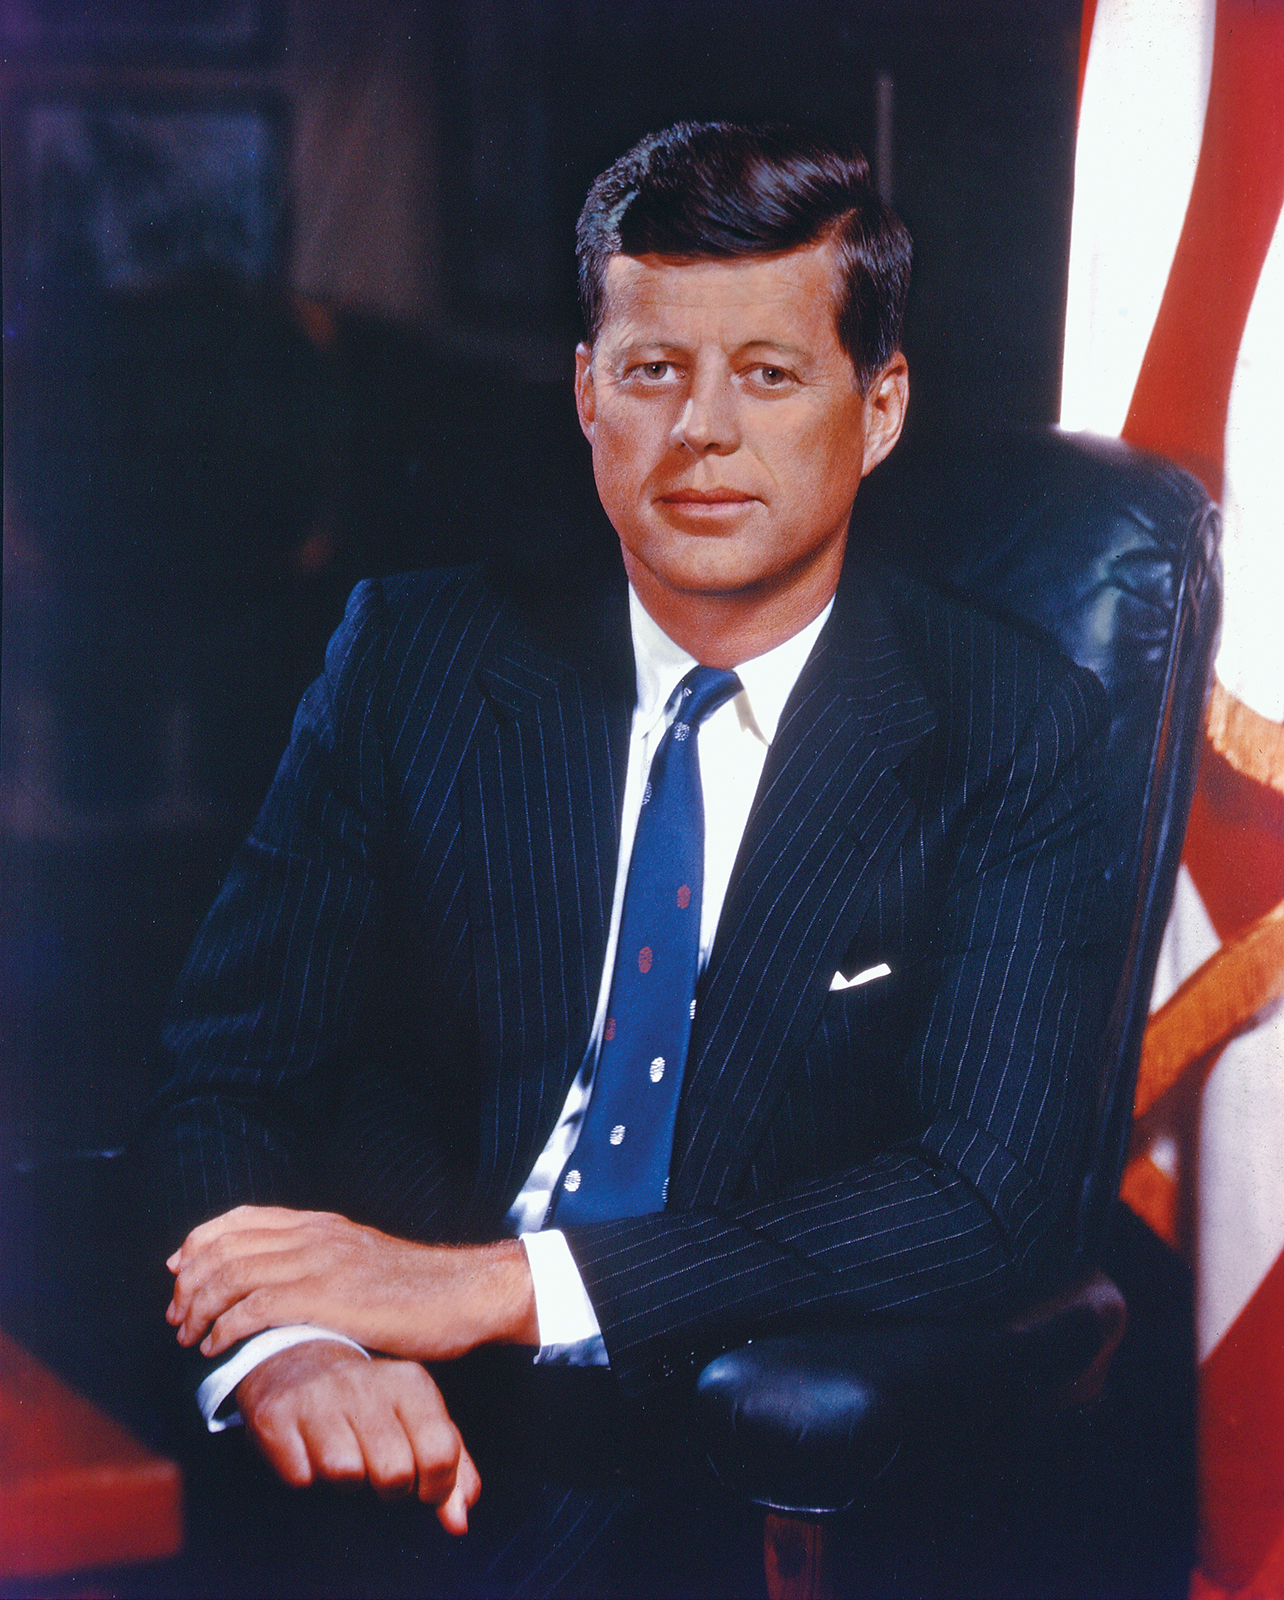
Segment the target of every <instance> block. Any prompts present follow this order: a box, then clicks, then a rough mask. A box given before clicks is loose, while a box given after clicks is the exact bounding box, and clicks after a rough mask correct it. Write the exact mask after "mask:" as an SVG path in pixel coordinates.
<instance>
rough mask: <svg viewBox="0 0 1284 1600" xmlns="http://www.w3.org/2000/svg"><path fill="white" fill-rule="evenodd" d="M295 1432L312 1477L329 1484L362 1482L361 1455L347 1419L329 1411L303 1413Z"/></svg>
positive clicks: (306, 1410)
mask: <svg viewBox="0 0 1284 1600" xmlns="http://www.w3.org/2000/svg"><path fill="white" fill-rule="evenodd" d="M299 1432H300V1433H301V1434H302V1436H303V1442H304V1444H305V1445H306V1446H307V1451H308V1459H309V1461H310V1462H311V1465H312V1469H313V1472H314V1473H315V1474H316V1476H318V1477H321V1478H325V1479H326V1480H327V1481H328V1482H330V1483H362V1482H363V1481H364V1480H365V1476H366V1456H365V1451H364V1449H363V1448H362V1442H361V1440H360V1439H359V1438H358V1437H357V1434H356V1431H355V1429H354V1428H353V1426H352V1422H351V1420H350V1419H349V1418H348V1417H345V1416H343V1415H342V1414H336V1413H335V1412H333V1411H329V1410H327V1411H325V1412H317V1411H314V1410H312V1409H304V1410H303V1411H302V1413H301V1415H300V1417H299Z"/></svg>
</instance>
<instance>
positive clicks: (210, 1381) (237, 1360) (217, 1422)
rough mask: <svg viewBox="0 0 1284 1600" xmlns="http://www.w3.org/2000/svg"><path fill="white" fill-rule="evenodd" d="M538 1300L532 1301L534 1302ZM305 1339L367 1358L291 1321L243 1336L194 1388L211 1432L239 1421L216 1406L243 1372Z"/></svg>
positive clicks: (344, 1339) (338, 1336)
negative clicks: (232, 1351)
mask: <svg viewBox="0 0 1284 1600" xmlns="http://www.w3.org/2000/svg"><path fill="white" fill-rule="evenodd" d="M538 1303H539V1302H538V1300H537V1301H536V1304H537V1305H538ZM309 1339H330V1340H332V1341H334V1342H335V1343H336V1344H350V1345H351V1346H352V1348H353V1349H354V1350H360V1351H361V1354H362V1355H363V1356H365V1358H366V1360H367V1361H369V1359H370V1352H369V1351H368V1350H365V1349H363V1348H362V1346H361V1345H359V1344H358V1343H357V1342H356V1340H355V1339H349V1338H348V1336H347V1334H346V1333H334V1332H332V1331H331V1330H330V1329H329V1328H314V1327H312V1326H311V1325H310V1324H309V1323H304V1322H296V1323H291V1324H290V1326H289V1327H285V1328H268V1329H266V1330H265V1331H264V1332H263V1333H256V1334H255V1335H254V1337H253V1338H252V1339H247V1340H246V1341H245V1343H244V1344H243V1345H242V1346H241V1348H240V1349H239V1350H238V1351H237V1352H236V1354H235V1355H234V1356H233V1357H232V1358H231V1359H230V1360H228V1361H225V1362H224V1363H223V1365H222V1366H221V1367H216V1368H215V1369H214V1371H213V1372H211V1373H210V1375H209V1377H208V1378H206V1379H205V1381H204V1382H203V1383H202V1384H201V1386H200V1388H199V1389H198V1390H197V1391H196V1404H197V1405H198V1406H199V1407H200V1408H201V1415H202V1416H203V1417H204V1418H205V1426H206V1427H207V1428H208V1429H209V1430H210V1432H211V1433H222V1431H223V1429H224V1428H231V1427H234V1426H235V1425H236V1424H237V1423H239V1422H240V1420H241V1413H240V1412H239V1411H233V1412H231V1413H230V1415H228V1416H225V1417H220V1416H219V1415H218V1409H219V1407H220V1406H221V1405H222V1404H223V1402H224V1401H225V1400H226V1399H227V1397H228V1395H230V1394H231V1392H232V1390H233V1389H235V1388H236V1386H237V1384H238V1383H240V1381H241V1379H242V1378H243V1377H244V1376H245V1375H246V1373H247V1372H253V1371H254V1369H255V1367H257V1366H258V1365H259V1364H260V1363H261V1362H264V1361H266V1360H267V1358H268V1357H269V1356H274V1355H276V1354H277V1352H278V1351H280V1350H289V1349H290V1348H291V1347H292V1346H294V1345H296V1344H306V1343H307V1342H308V1340H309Z"/></svg>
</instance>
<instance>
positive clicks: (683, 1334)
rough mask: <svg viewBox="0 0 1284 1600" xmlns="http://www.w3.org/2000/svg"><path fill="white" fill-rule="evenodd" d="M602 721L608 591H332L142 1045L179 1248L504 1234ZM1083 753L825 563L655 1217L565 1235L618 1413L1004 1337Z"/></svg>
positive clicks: (1094, 897) (604, 839)
mask: <svg viewBox="0 0 1284 1600" xmlns="http://www.w3.org/2000/svg"><path fill="white" fill-rule="evenodd" d="M633 693H634V690H633V668H632V660H631V654H630V648H629V628H628V620H627V607H626V602H625V591H624V585H623V581H622V576H620V577H617V578H616V579H614V580H613V581H610V582H605V583H603V584H601V585H598V584H596V583H595V582H591V581H589V580H587V579H586V580H584V582H583V583H582V584H580V585H579V586H578V587H576V586H574V585H572V584H570V583H569V582H568V583H567V584H566V585H564V586H561V587H556V586H555V587H553V588H551V589H546V588H542V587H541V586H540V585H538V584H534V585H525V586H524V585H523V584H521V583H518V582H516V581H510V582H506V583H500V582H497V581H496V580H494V579H493V578H490V577H487V576H486V575H484V574H483V573H482V572H481V571H479V570H474V569H465V570H455V571H448V572H440V573H424V574H416V575H411V576H405V577H400V578H394V579H389V580H386V581H382V582H371V583H366V584H363V585H361V586H360V587H359V588H358V589H357V590H356V591H355V593H354V595H353V597H352V599H351V602H350V604H349V607H348V611H347V615H346V617H345V620H344V622H343V624H342V626H341V627H340V629H339V631H338V632H337V633H336V635H335V638H334V640H333V641H332V643H331V647H330V650H329V652H328V656H327V665H326V669H325V672H324V674H323V675H322V677H321V678H319V679H318V680H317V682H316V683H315V684H314V685H313V686H312V688H311V689H310V690H309V691H308V693H307V695H306V696H305V698H304V701H303V703H302V706H301V707H300V710H299V713H298V716H297V719H296V722H295V727H294V733H293V737H292V740H291V743H290V746H289V749H288V751H287V753H286V755H285V758H284V760H283V762H282V765H281V768H280V771H279V772H278V774H277V777H276V780H275V782H274V784H273V786H272V789H271V792H270V794H269V796H268V799H267V801H266V803H265V805H264V807H263V810H262V812H261V814H260V816H259V818H258V821H257V823H256V825H255V827H254V830H253V832H252V834H251V836H250V838H249V839H248V841H247V842H246V844H245V845H244V847H243V848H242V850H241V852H240V854H239V855H238V857H237V858H236V861H235V863H234V865H233V867H232V870H231V873H230V876H229V878H228V880H227V882H226V884H225V886H224V888H223V890H222V892H221V894H220V896H219V898H218V900H217V902H216V904H215V906H214V908H213V910H212V912H211V913H210V916H209V918H208V920H207V922H206V924H205V926H204V928H203V929H202V931H201V933H200V935H199V937H198V940H197V942H196V945H195V947H194V948H193V951H192V953H191V955H190V957H189V959H188V962H187V965H186V967H185V969H184V972H183V975H182V978H181V979H180V983H179V988H178V992H177V995H176V998H175V1001H174V1005H173V1008H172V1011H171V1015H170V1018H169V1020H168V1023H167V1026H166V1030H165V1034H166V1040H167V1043H168V1046H169V1048H170V1050H171V1051H172V1052H173V1054H174V1058H175V1063H176V1065H175V1070H174V1073H173V1076H172V1078H171V1080H170V1082H169V1084H168V1086H167V1088H166V1089H165V1090H164V1092H163V1094H162V1097H161V1101H160V1104H159V1109H158V1111H157V1113H156V1121H155V1122H154V1124H153V1131H154V1136H155V1137H156V1138H157V1142H158V1147H159V1148H160V1149H161V1151H162V1153H163V1154H162V1161H163V1166H164V1180H163V1181H164V1183H165V1186H166V1189H167V1190H168V1192H169V1194H170V1195H171V1197H172V1199H173V1201H174V1215H173V1219H172V1226H173V1228H174V1231H175V1238H177V1237H179V1236H181V1232H182V1231H184V1230H185V1229H186V1228H188V1227H189V1226H191V1225H193V1224H194V1223H195V1222H196V1221H198V1220H200V1219H202V1218H204V1217H207V1216H210V1215H213V1214H215V1213H217V1212H220V1211H222V1210H224V1209H226V1208H227V1207H229V1206H231V1205H234V1204H237V1203H240V1202H243V1201H250V1200H253V1201H257V1202H260V1203H266V1202H269V1201H275V1202H279V1203H285V1204H307V1205H312V1206H318V1205H323V1206H326V1207H329V1208H333V1209H337V1210H340V1211H342V1212H344V1213H345V1214H347V1215H350V1216H353V1217H355V1218H358V1219H360V1220H363V1221H367V1222H370V1223H372V1224H374V1225H376V1226H378V1227H381V1228H383V1229H385V1230H387V1231H389V1232H391V1233H394V1234H399V1235H402V1236H407V1237H419V1238H431V1239H454V1240H465V1239H481V1238H486V1237H495V1236H496V1235H497V1233H498V1230H499V1225H500V1222H501V1219H502V1218H503V1216H504V1213H505V1211H506V1210H507V1208H508V1206H509V1205H510V1204H511V1202H512V1200H513V1198H514V1196H515V1195H516V1193H517V1191H518V1189H519V1188H520V1187H521V1185H522V1183H523V1182H524V1181H525V1178H526V1176H527V1174H528V1173H529V1170H530V1168H531V1165H532V1163H533V1161H534V1159H535V1156H536V1155H537V1153H538V1152H539V1150H540V1149H541V1148H542V1146H543V1144H544V1142H545V1141H546V1139H547V1138H548V1135H549V1133H550V1131H551V1129H552V1126H553V1124H554V1122H555V1120H556V1118H557V1117H558V1115H559V1113H560V1111H561V1107H562V1104H563V1101H564V1098H565V1095H566V1092H567V1089H568V1087H569V1084H570V1082H571V1079H572V1078H573V1076H574V1074H575V1072H576V1070H577V1069H578V1067H579V1065H580V1062H581V1059H582V1057H583V1054H584V1050H585V1046H586V1041H587V1036H588V1031H589V1027H590V1024H591V1019H592V1016H593V1012H594V1007H595V1003H596V998H597V989H598V984H599V981H600V976H601V967H602V960H603V950H604V947H605V941H606V932H607V923H608V918H609V915H610V907H611V898H612V893H613V887H614V876H615V862H616V850H617V836H618V825H617V817H616V813H617V807H618V804H619V798H620V794H621V790H622V784H623V773H624V764H625V755H626V749H627V743H628V736H629V720H630V712H631V706H632V700H633ZM1105 720H1106V716H1105V698H1104V694H1103V693H1102V691H1101V689H1100V686H1099V685H1098V684H1097V682H1096V680H1095V679H1094V678H1092V677H1091V676H1090V675H1089V674H1087V673H1084V672H1081V671H1079V670H1078V669H1076V668H1074V667H1072V666H1070V665H1069V664H1068V663H1066V662H1064V661H1063V660H1062V659H1061V658H1060V657H1059V656H1058V655H1056V654H1055V652H1053V651H1052V650H1051V649H1050V648H1049V647H1047V646H1046V645H1044V644H1043V643H1042V642H1040V641H1038V640H1036V639H1034V638H1033V637H1027V636H1024V635H1020V634H1017V633H1015V632H1012V631H1009V630H1008V629H1007V628H1006V627H1003V626H1001V625H998V624H996V623H994V622H993V621H991V620H990V619H988V618H987V617H985V616H984V615H982V614H981V613H979V612H976V611H974V610H971V609H970V608H968V607H966V606H964V605H963V604H961V603H960V602H958V601H956V600H954V599H952V598H949V597H947V596H944V595H941V594H938V593H936V592H934V591H931V590H928V589H925V588H922V587H919V586H918V585H916V584H915V583H913V582H911V581H910V580H908V579H906V578H903V577H900V576H896V575H894V574H892V573H891V572H889V571H885V570H879V569H874V568H872V567H870V568H867V567H865V566H864V565H863V564H862V563H860V562H857V561H855V560H849V563H848V568H847V571H846V572H845V574H844V578H843V582H842V584H841V585H840V588H839V593H838V598H837V602H836V605H835V608H834V611H833V613H832V615H831V617H830V620H829V622H828V623H827V624H826V627H825V629H824V631H823V633H822V634H821V637H820V640H819V642H818V644H817V646H816V649H815V651H814V652H813V655H812V657H811V659H810V661H809V662H808V664H807V666H806V668H805V669H804V672H803V674H802V676H801V678H800V679H799V682H798V684H797V687H796V689H795V691H794V693H793V695H792V697H791V699H790V702H789V704H788V706H787V708H786V710H785V714H784V716H783V718H782V721H781V725H780V728H779V731H778V733H777V737H776V740H775V742H774V744H773V746H772V749H771V751H770V753H769V756H768V760H767V764H766V768H765V770H764V773H763V777H762V782H761V785H760V788H759V792H758V794H757V797H756V799H755V802H754V806H753V811H752V813H751V816H750V819H749V823H748V827H747V830H746V833H745V836H744V841H743V844H742V847H741V851H740V855H739V859H738V861H737V865H736V869H735V872H734V874H733V877H732V881H731V885H730V888H729V890H728V894H727V899H726V903H725V907H724V911H723V915H722V920H721V924H720V927H719V930H718V935H717V941H716V945H715V948H714V951H713V954H712V957H711V959H710V962H709V966H708V969H707V971H706V973H705V975H704V979H703V981H702V986H701V993H700V1004H699V1009H698V1012H697V1016H696V1021H695V1026H694V1033H693V1038H692V1043H691V1052H690V1058H689V1062H688V1066H687V1071H686V1078H685V1081H684V1084H683V1091H682V1102H681V1109H680V1114H679V1119H678V1126H677V1132H676V1138H675V1145H674V1152H673V1165H672V1169H671V1181H670V1187H669V1201H668V1206H667V1209H666V1210H665V1211H664V1212H662V1213H660V1214H658V1215H654V1216H647V1217H640V1218H631V1219H626V1220H623V1221H619V1222H611V1223H600V1224H594V1225H591V1226H584V1227H579V1228H574V1229H569V1230H568V1238H569V1240H570V1244H571V1249H572V1252H573V1254H574V1255H575V1257H576V1259H577V1261H578V1263H579V1265H580V1268H581V1271H582V1273H583V1276H584V1280H585V1283H586V1285H587V1287H588V1290H589V1293H590V1296H591V1298H592V1300H593V1303H594V1306H595V1308H596V1310H597V1313H598V1316H599V1319H600V1322H601V1325H602V1329H603V1334H604V1337H605V1340H606V1344H607V1348H608V1351H609V1353H610V1357H611V1362H612V1366H613V1368H614V1370H615V1371H616V1373H617V1375H618V1376H619V1378H620V1380H621V1381H622V1382H623V1383H624V1384H625V1386H626V1388H628V1389H630V1390H632V1391H635V1392H636V1391H639V1390H642V1389H645V1388H647V1387H649V1386H650V1385H651V1384H653V1383H655V1382H659V1381H662V1380H664V1379H665V1378H668V1377H672V1376H673V1375H674V1374H675V1373H677V1372H680V1371H681V1370H683V1369H684V1368H686V1367H689V1366H690V1365H692V1364H694V1363H695V1362H696V1361H698V1360H703V1359H705V1358H706V1357H707V1356H708V1355H710V1354H711V1353H713V1352H715V1351H716V1350H718V1349H721V1348H724V1347H726V1346H728V1345H730V1344H731V1343H733V1342H735V1341H737V1340H739V1339H742V1338H743V1337H744V1336H745V1335H746V1334H750V1333H753V1332H754V1331H763V1330H765V1329H766V1328H768V1327H771V1328H782V1327H792V1326H799V1325H816V1324H825V1323H837V1324H839V1325H841V1324H843V1323H845V1322H847V1321H850V1319H851V1318H852V1317H853V1316H856V1315H859V1314H861V1313H863V1312H868V1311H882V1312H889V1311H893V1312H894V1311H910V1310H912V1311H914V1312H916V1313H924V1314H948V1313H950V1312H952V1311H956V1310H960V1309H966V1308H973V1307H981V1306H986V1305H991V1304H997V1303H999V1302H1000V1301H1001V1300H1002V1299H1003V1297H1005V1296H1007V1295H1009V1294H1010V1293H1011V1292H1013V1290H1014V1289H1015V1288H1016V1287H1018V1286H1019V1285H1021V1284H1024V1283H1026V1282H1028V1281H1029V1278H1030V1276H1031V1274H1032V1273H1034V1272H1035V1271H1036V1270H1037V1269H1039V1268H1041V1267H1042V1266H1043V1265H1044V1264H1046V1261H1047V1259H1048V1257H1049V1254H1050V1253H1055V1250H1056V1249H1057V1246H1058V1241H1059V1240H1060V1239H1061V1236H1062V1230H1063V1226H1064V1222H1065V1219H1066V1215H1067V1211H1068V1208H1069V1205H1070V1203H1071V1191H1072V1188H1073V1179H1074V1175H1075V1168H1076V1165H1077V1163H1078V1162H1079V1161H1080V1160H1081V1156H1082V1145H1083V1140H1084V1136H1085V1127H1086V1121H1087V1115H1088V1105H1089V1101H1090V1099H1091V1096H1092V1084H1093V1078H1094V1071H1095V1055H1096V1051H1097V1049H1098V1044H1099V1039H1100V1035H1101V1029H1102V1023H1103V999H1102V995H1103V990H1104V988H1105V986H1106V978H1107V976H1108V974H1103V968H1107V967H1109V966H1110V965H1111V963H1112V961H1113V958H1109V957H1107V958H1105V959H1104V960H1103V955H1102V950H1101V947H1100V941H1101V940H1102V937H1103V919H1104V912H1103V894H1104V888H1103V882H1102V876H1101V872H1100V868H1099V862H1098V843H1097V838H1096V819H1097V815H1098V810H1097V804H1098V802H1097V799H1096V784H1095V781H1094V779H1095V774H1094V770H1093V764H1094V761H1095V760H1098V759H1099V750H1100V745H1099V742H1098V735H1099V734H1101V733H1102V732H1103V730H1104V726H1105ZM882 961H885V962H887V963H888V964H889V965H890V967H891V969H892V976H891V977H890V978H888V979H885V980H883V981H881V982H874V983H869V984H867V985H864V986H861V987H857V988H854V989H850V990H846V991H837V992H831V990H830V982H831V979H832V977H833V975H834V973H835V971H836V970H842V971H844V972H845V973H848V974H850V973H853V972H855V971H856V970H858V969H861V968H864V967H868V966H871V965H874V964H876V963H878V962H882Z"/></svg>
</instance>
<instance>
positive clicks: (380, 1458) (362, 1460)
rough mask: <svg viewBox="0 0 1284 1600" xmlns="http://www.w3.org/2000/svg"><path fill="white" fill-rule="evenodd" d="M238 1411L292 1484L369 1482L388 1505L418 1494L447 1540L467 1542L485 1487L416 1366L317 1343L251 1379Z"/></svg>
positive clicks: (241, 1390)
mask: <svg viewBox="0 0 1284 1600" xmlns="http://www.w3.org/2000/svg"><path fill="white" fill-rule="evenodd" d="M236 1403H237V1405H238V1406H239V1407H240V1411H241V1415H242V1417H243V1418H244V1419H245V1426H246V1427H247V1429H248V1430H249V1433H250V1437H251V1438H252V1439H253V1440H254V1442H255V1444H257V1445H258V1447H259V1449H260V1450H261V1451H262V1452H263V1454H264V1455H265V1456H266V1457H267V1459H268V1461H269V1462H270V1464H271V1465H272V1466H273V1467H274V1468H275V1469H276V1471H277V1472H278V1473H279V1474H280V1475H281V1477H283V1478H284V1479H285V1481H286V1482H287V1483H290V1484H293V1485H294V1486H295V1487H296V1488H302V1487H303V1486H304V1485H306V1484H309V1483H312V1482H313V1481H314V1480H315V1479H318V1478H324V1479H328V1480H329V1481H330V1482H332V1483H360V1482H361V1481H362V1480H363V1479H368V1480H369V1482H370V1483H371V1484H372V1485H373V1487H374V1488H375V1490H376V1491H377V1492H378V1494H379V1495H380V1497H381V1498H382V1499H385V1500H394V1499H400V1498H403V1497H405V1496H408V1495H411V1494H417V1495H418V1496H419V1498H420V1500H422V1501H423V1502H424V1504H425V1505H431V1506H436V1508H437V1517H438V1519H439V1521H440V1522H441V1525H442V1527H443V1528H445V1530H446V1532H447V1533H454V1534H461V1533H467V1532H468V1510H469V1507H470V1506H472V1505H474V1504H475V1503H476V1500H477V1496H478V1495H479V1494H480V1492H481V1479H480V1478H479V1477H478V1476H477V1468H476V1467H474V1466H473V1463H472V1460H471V1458H470V1456H469V1454H468V1452H467V1450H465V1449H464V1442H463V1440H462V1439H461V1438H460V1437H459V1430H458V1429H457V1428H456V1427H455V1424H454V1423H453V1422H452V1421H451V1420H450V1417H449V1415H448V1413H447V1411H446V1407H445V1403H444V1402H443V1400H442V1398H441V1394H440V1392H439V1390H438V1388H437V1385H436V1384H435V1383H434V1382H433V1381H432V1379H431V1378H430V1377H429V1376H428V1374H427V1373H426V1372H425V1371H424V1369H423V1368H422V1367H421V1366H419V1365H418V1363H417V1362H414V1361H367V1360H366V1358H365V1357H364V1356H363V1355H362V1354H361V1352H360V1351H359V1350H353V1349H352V1348H351V1346H349V1345H341V1344H336V1343H334V1341H333V1340H312V1341H310V1342H309V1343H307V1344H299V1345H295V1346H294V1347H293V1348H292V1349H289V1350H282V1351H280V1352H279V1353H278V1354H277V1355H274V1356H269V1357H268V1359H267V1360H266V1361H264V1362H262V1363H260V1365H259V1366H257V1367H255V1369H254V1370H253V1372H250V1373H247V1374H246V1376H245V1377H244V1378H242V1379H241V1381H240V1383H239V1384H238V1385H237V1386H236Z"/></svg>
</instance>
